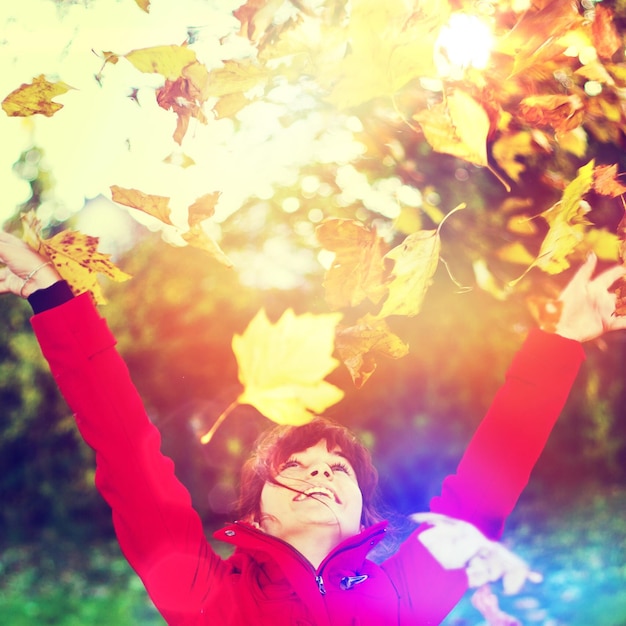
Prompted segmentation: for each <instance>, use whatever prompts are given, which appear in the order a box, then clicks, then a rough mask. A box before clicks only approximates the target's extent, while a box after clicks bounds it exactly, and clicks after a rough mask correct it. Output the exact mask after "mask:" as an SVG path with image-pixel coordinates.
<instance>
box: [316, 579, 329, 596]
mask: <svg viewBox="0 0 626 626" xmlns="http://www.w3.org/2000/svg"><path fill="white" fill-rule="evenodd" d="M315 582H316V583H317V588H318V589H319V591H320V593H321V594H322V595H323V596H325V595H326V587H324V579H323V578H322V577H321V576H316V577H315Z"/></svg>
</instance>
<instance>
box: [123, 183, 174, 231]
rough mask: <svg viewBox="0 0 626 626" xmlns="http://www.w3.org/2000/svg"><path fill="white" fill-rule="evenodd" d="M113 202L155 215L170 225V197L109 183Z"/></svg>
mask: <svg viewBox="0 0 626 626" xmlns="http://www.w3.org/2000/svg"><path fill="white" fill-rule="evenodd" d="M111 194H112V200H113V202H117V203H118V204H123V205H124V206H128V207H131V208H133V209H137V210H139V211H142V212H143V213H147V214H148V215H151V216H152V217H156V218H157V219H158V220H160V221H161V222H163V223H164V224H169V225H172V220H171V219H170V215H171V212H172V210H171V209H170V206H169V202H170V199H169V198H168V197H166V196H154V195H150V194H147V193H144V192H143V191H139V190H137V189H125V188H123V187H118V186H117V185H111Z"/></svg>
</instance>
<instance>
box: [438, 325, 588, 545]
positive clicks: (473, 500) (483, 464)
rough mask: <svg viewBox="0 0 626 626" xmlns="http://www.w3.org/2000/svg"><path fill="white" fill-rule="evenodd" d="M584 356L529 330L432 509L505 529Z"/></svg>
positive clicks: (488, 529)
mask: <svg viewBox="0 0 626 626" xmlns="http://www.w3.org/2000/svg"><path fill="white" fill-rule="evenodd" d="M584 358H585V355H584V352H583V349H582V346H581V344H580V343H578V342H577V341H572V340H570V339H564V338H563V337H560V336H559V335H553V334H549V333H545V332H542V331H540V330H533V331H531V333H530V335H529V336H528V338H527V340H526V342H525V343H524V345H523V347H522V349H521V350H520V351H519V352H518V353H517V355H516V356H515V358H514V360H513V363H512V364H511V367H510V368H509V371H508V372H507V375H506V381H505V383H504V385H503V386H502V387H501V388H500V390H499V391H498V393H497V394H496V396H495V399H494V401H493V403H492V405H491V407H490V409H489V411H488V412H487V414H486V416H485V417H484V419H483V421H482V422H481V424H480V426H479V427H478V429H477V431H476V433H475V434H474V436H473V438H472V440H471V442H470V444H469V446H468V448H467V450H466V452H465V454H464V455H463V458H462V460H461V462H460V464H459V466H458V469H457V472H456V474H454V475H452V476H448V477H447V478H446V479H445V481H444V483H443V489H442V492H441V495H440V496H438V497H436V498H433V500H432V502H431V510H432V511H434V512H436V513H442V514H444V515H449V516H451V517H456V518H458V519H462V520H465V521H468V522H471V523H472V524H474V525H475V526H477V527H478V528H479V529H480V530H481V531H482V532H483V533H484V534H486V535H487V536H488V537H489V538H491V539H497V538H499V537H500V535H501V534H502V530H503V525H504V520H505V519H506V517H507V516H508V515H509V514H510V513H511V511H512V510H513V507H514V506H515V503H516V502H517V500H518V498H519V496H520V494H521V492H522V491H523V489H524V487H525V486H526V484H527V483H528V480H529V477H530V473H531V471H532V469H533V467H534V465H535V463H536V462H537V459H538V458H539V455H540V454H541V451H542V450H543V448H544V446H545V444H546V441H547V439H548V436H549V435H550V432H551V431H552V428H553V426H554V424H555V422H556V420H557V418H558V417H559V414H560V412H561V410H562V409H563V406H564V404H565V401H566V400H567V396H568V394H569V391H570V388H571V386H572V384H573V382H574V379H575V378H576V375H577V373H578V369H579V367H580V365H581V363H582V362H583V360H584Z"/></svg>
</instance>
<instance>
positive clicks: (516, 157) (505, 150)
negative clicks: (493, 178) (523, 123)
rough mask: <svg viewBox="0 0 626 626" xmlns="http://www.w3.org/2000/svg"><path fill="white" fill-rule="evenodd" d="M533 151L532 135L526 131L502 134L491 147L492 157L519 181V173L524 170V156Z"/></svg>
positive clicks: (508, 174)
mask: <svg viewBox="0 0 626 626" xmlns="http://www.w3.org/2000/svg"><path fill="white" fill-rule="evenodd" d="M535 152H536V148H535V145H534V142H533V137H532V134H531V133H530V132H528V131H520V132H517V133H512V134H506V135H502V136H501V137H499V138H498V139H497V141H495V142H494V144H493V148H492V154H493V158H494V159H495V160H496V162H497V163H498V165H499V166H500V167H501V168H502V169H503V170H504V171H505V172H506V174H507V176H509V177H510V178H511V179H512V180H514V181H515V182H519V180H520V175H521V174H522V172H524V171H526V164H525V163H524V160H523V159H524V157H528V156H532V155H534V154H535Z"/></svg>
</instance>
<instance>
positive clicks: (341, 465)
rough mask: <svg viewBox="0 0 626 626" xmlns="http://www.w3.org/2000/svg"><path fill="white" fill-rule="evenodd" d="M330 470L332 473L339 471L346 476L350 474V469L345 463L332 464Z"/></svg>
mask: <svg viewBox="0 0 626 626" xmlns="http://www.w3.org/2000/svg"><path fill="white" fill-rule="evenodd" d="M330 469H331V470H333V472H337V471H339V472H345V473H346V474H349V473H350V469H349V468H348V466H347V465H346V464H345V463H340V462H337V463H333V464H332V465H331V466H330Z"/></svg>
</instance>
